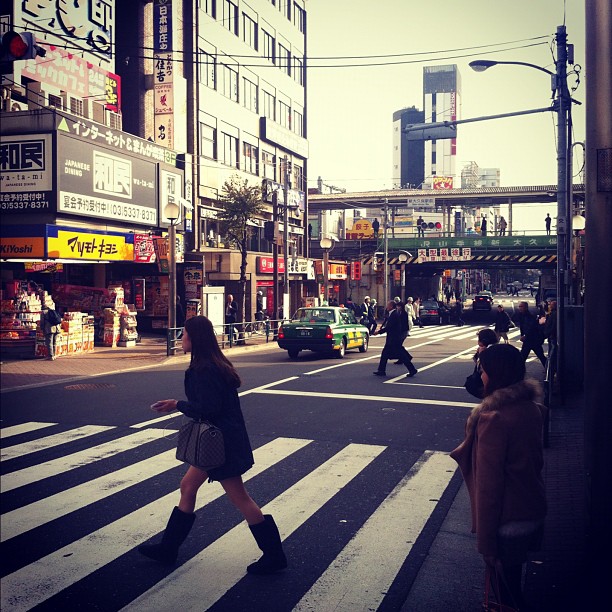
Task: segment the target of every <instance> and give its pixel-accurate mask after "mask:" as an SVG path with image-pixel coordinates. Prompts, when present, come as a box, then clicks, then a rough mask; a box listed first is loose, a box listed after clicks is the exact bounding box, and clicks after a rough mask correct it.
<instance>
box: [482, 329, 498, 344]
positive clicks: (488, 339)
mask: <svg viewBox="0 0 612 612" xmlns="http://www.w3.org/2000/svg"><path fill="white" fill-rule="evenodd" d="M478 341H479V342H482V343H483V344H484V345H485V346H491V345H492V344H497V342H498V341H499V339H498V337H497V334H496V333H495V332H494V331H493V330H492V329H491V328H489V327H485V328H484V329H481V330H480V331H479V332H478Z"/></svg>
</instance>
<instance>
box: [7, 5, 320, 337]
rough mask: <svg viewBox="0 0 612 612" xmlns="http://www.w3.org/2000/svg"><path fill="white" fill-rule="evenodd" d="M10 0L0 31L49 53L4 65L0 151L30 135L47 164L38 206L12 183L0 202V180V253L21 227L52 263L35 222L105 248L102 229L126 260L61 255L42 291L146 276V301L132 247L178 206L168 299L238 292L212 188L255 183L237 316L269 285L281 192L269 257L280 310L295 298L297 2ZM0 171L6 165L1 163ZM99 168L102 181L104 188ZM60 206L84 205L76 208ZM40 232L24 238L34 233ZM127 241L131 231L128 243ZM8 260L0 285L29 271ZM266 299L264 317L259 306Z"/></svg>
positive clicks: (306, 269) (300, 236) (302, 281)
mask: <svg viewBox="0 0 612 612" xmlns="http://www.w3.org/2000/svg"><path fill="white" fill-rule="evenodd" d="M8 4H9V11H10V12H9V14H7V15H4V16H3V17H4V23H6V24H8V26H7V27H8V29H13V30H26V29H27V30H30V31H34V32H35V34H36V37H37V40H38V44H40V45H41V46H42V47H43V48H45V49H46V50H47V55H46V57H45V58H42V57H38V58H36V59H32V60H29V61H24V62H15V63H14V69H13V74H11V75H6V78H5V79H4V80H3V87H5V91H7V92H8V95H5V96H4V99H5V106H4V108H3V120H2V127H1V130H2V140H3V146H5V145H6V146H8V147H11V146H12V147H19V146H22V145H20V144H19V143H20V142H23V141H26V140H27V141H29V140H31V139H32V135H33V134H38V135H40V134H44V137H41V140H42V141H43V142H42V145H43V146H44V145H48V146H46V148H45V155H46V156H47V157H45V162H46V167H47V169H49V170H50V169H51V168H55V167H57V169H58V170H57V174H54V173H53V171H51V170H50V171H49V172H48V173H47V174H48V176H47V174H45V175H44V176H45V177H46V178H45V181H46V182H44V184H43V182H40V181H39V182H40V184H38V183H37V184H36V185H35V187H36V189H35V191H36V192H37V193H39V195H40V194H41V193H42V194H43V195H44V194H48V197H47V199H46V200H45V201H46V208H44V209H41V208H40V207H38V208H36V209H34V208H33V204H32V205H30V204H29V205H28V206H27V207H25V206H24V204H23V198H24V197H25V196H24V191H25V192H27V197H28V198H29V197H30V195H31V194H30V192H32V190H33V189H34V187H33V188H32V189H29V190H24V189H22V188H21V187H19V186H18V185H14V186H13V188H12V189H13V192H11V193H12V195H6V194H7V193H8V192H7V190H6V189H5V188H4V187H5V186H6V185H7V183H6V182H5V181H4V178H5V177H4V176H3V192H5V195H3V200H4V199H5V198H13V200H14V201H9V200H5V201H3V208H2V222H3V223H2V225H3V226H10V227H11V228H12V229H11V230H10V231H9V230H7V231H5V230H3V255H4V254H6V253H7V250H6V249H8V250H9V251H10V252H12V253H13V252H14V253H17V252H18V251H19V248H18V247H19V245H20V244H21V243H22V242H23V238H24V236H21V237H19V236H9V234H11V233H12V234H16V233H19V232H18V230H17V228H18V227H19V226H22V227H26V226H27V227H29V226H31V225H33V224H34V225H37V229H36V232H38V233H40V234H41V236H40V238H41V240H42V243H41V244H43V246H42V247H41V248H40V249H35V250H34V251H32V253H31V254H32V257H33V258H34V259H36V260H38V261H42V260H45V261H49V262H51V261H52V260H55V261H58V263H59V260H58V259H55V257H54V255H55V251H53V252H52V249H50V248H49V245H48V243H47V238H46V235H47V234H48V233H49V230H48V227H49V226H56V227H59V226H62V227H63V226H66V227H68V228H72V229H74V228H79V231H81V232H89V233H90V234H91V235H93V234H94V233H95V232H98V233H99V235H102V234H104V235H105V236H107V240H110V236H111V232H114V233H115V234H117V235H119V237H118V238H117V239H118V240H119V239H120V240H124V241H127V242H128V243H129V244H130V245H131V246H130V247H129V248H128V249H120V250H121V252H122V253H123V255H122V257H124V259H122V260H120V261H119V260H117V261H115V260H107V259H106V258H105V257H103V256H99V257H97V258H93V257H89V258H82V257H79V256H77V253H72V255H73V257H67V256H66V253H65V252H64V251H60V254H61V255H62V257H61V259H62V260H63V262H64V267H63V269H62V271H61V272H59V273H58V274H59V276H57V277H56V278H53V279H52V280H53V282H54V283H55V282H59V281H62V283H64V284H68V283H70V284H78V285H80V286H81V285H83V286H84V285H91V286H96V287H102V286H107V285H108V284H110V283H119V282H120V283H122V284H123V285H124V286H125V287H126V289H127V288H129V287H130V286H132V285H133V280H134V279H136V278H145V280H146V283H145V287H146V288H150V291H149V292H148V295H149V296H151V295H154V294H155V295H159V292H160V289H159V288H160V285H161V287H162V293H163V287H164V284H165V283H164V280H165V279H164V273H163V272H160V270H159V269H158V268H159V263H160V262H159V260H158V262H157V263H156V264H152V263H144V264H143V263H140V261H141V260H142V259H144V260H145V261H149V262H150V259H148V260H147V259H146V258H144V256H143V257H142V258H140V259H139V258H137V257H136V255H135V252H136V251H138V252H139V253H140V254H141V255H142V254H143V253H144V252H145V251H151V252H152V251H153V247H152V244H153V240H152V237H154V236H160V237H161V236H162V235H163V234H164V233H165V230H166V228H167V227H168V221H169V220H168V219H166V218H164V206H165V204H167V203H168V201H171V200H174V201H175V202H178V203H179V204H180V209H181V210H180V217H179V219H178V223H177V229H178V240H177V257H178V259H177V261H178V263H179V270H178V271H179V273H178V286H179V293H180V294H182V295H183V296H184V297H187V298H189V297H196V296H198V295H199V290H200V287H202V286H203V285H219V286H224V287H225V290H226V292H227V293H236V292H237V291H236V289H237V286H238V285H237V283H238V279H239V266H240V255H239V253H238V252H237V251H235V250H234V249H233V248H232V245H230V244H229V242H227V241H226V240H225V238H226V237H225V236H224V234H223V228H222V225H221V223H220V222H219V221H218V219H217V217H218V212H219V199H220V196H221V194H222V189H223V184H224V183H225V181H227V180H228V179H230V177H232V176H234V175H237V176H238V177H240V178H241V179H242V180H247V181H248V184H250V185H259V186H261V187H262V192H263V194H264V200H265V204H266V210H265V213H264V214H263V215H262V218H261V219H253V220H251V221H250V224H251V225H250V227H251V229H252V231H251V235H250V244H249V250H250V254H249V258H248V269H247V277H248V283H247V287H246V291H247V310H246V312H245V317H246V319H247V320H248V319H250V318H251V316H252V307H251V303H252V304H253V305H254V303H255V300H254V296H255V293H256V292H257V291H258V290H262V291H263V292H264V293H265V294H266V297H268V298H270V297H271V295H272V293H273V289H274V288H273V286H272V285H273V280H272V279H273V276H274V275H273V273H272V272H273V271H272V269H271V265H270V262H271V260H272V257H271V252H272V248H273V247H272V243H271V242H270V241H268V240H266V238H265V236H264V222H265V221H266V220H272V215H273V205H272V202H273V194H274V193H275V192H276V191H279V190H280V191H279V193H281V194H282V196H281V197H280V199H279V200H280V204H279V206H278V211H279V215H278V221H279V222H280V230H281V232H282V231H283V229H284V228H283V223H284V219H283V215H282V213H283V211H285V210H287V211H288V212H287V218H288V237H289V240H288V241H287V243H288V244H289V246H288V248H287V250H286V254H287V257H286V260H287V261H285V260H284V257H283V253H281V254H280V257H279V263H278V266H277V268H279V269H280V270H281V272H282V269H283V266H284V265H285V264H286V265H287V268H288V269H289V280H290V281H291V282H290V283H289V285H290V287H291V307H293V306H295V305H297V304H299V300H300V298H301V297H303V295H304V294H305V292H307V291H316V283H315V282H314V266H313V265H312V262H309V261H308V260H307V259H306V255H307V239H306V229H305V227H304V226H305V223H304V218H305V215H306V213H307V211H306V206H307V203H306V194H305V188H304V185H305V179H304V177H305V176H306V171H307V167H306V165H307V159H308V142H307V140H306V116H307V110H306V109H307V105H306V69H305V68H306V67H305V55H306V10H305V1H304V0H295V1H290V2H282V3H281V2H276V1H274V0H251V1H250V2H248V3H247V2H243V1H242V0H206V1H202V0H165V1H162V0H154V1H152V2H151V1H149V2H115V1H114V0H104V1H102V2H98V3H96V4H95V10H93V9H92V10H90V9H89V8H88V6H89V5H85V4H84V3H80V4H79V5H76V4H74V5H73V4H70V6H63V7H60V8H58V7H56V6H55V4H52V3H49V4H48V5H47V4H45V6H42V5H39V4H36V5H34V3H22V2H18V1H16V0H15V1H14V2H13V3H8ZM3 6H4V4H3ZM8 77H10V78H8ZM15 111H18V112H15ZM11 113H13V114H11ZM33 117H36V119H33ZM9 141H10V142H9ZM22 148H23V146H22ZM111 153H112V154H114V155H115V158H113V157H112V154H111ZM5 159H6V158H5ZM104 160H106V165H105V166H104V168H103V167H102V166H101V165H100V164H102V165H104V164H103V162H104ZM109 160H110V161H109ZM3 164H4V161H3ZM122 164H123V165H122ZM122 167H123V168H124V169H125V171H126V172H127V171H128V170H127V168H128V167H129V171H130V172H131V173H132V174H131V175H130V180H131V184H130V188H129V189H128V188H127V187H125V190H127V191H129V192H130V193H129V196H128V194H127V192H126V193H121V189H119V188H120V187H121V185H122V183H123V182H124V181H122V180H121V177H120V173H121V171H122V170H121V168H122ZM2 170H3V174H5V173H4V171H5V170H10V169H9V168H8V167H6V166H5V165H3V168H2ZM104 172H106V173H107V174H106V176H107V178H108V181H107V182H108V183H109V185H110V184H111V183H113V185H114V186H115V187H116V188H117V190H118V191H119V192H120V193H118V194H117V193H112V189H111V187H110V186H109V185H107V186H106V187H104V188H102V187H99V186H98V185H97V183H96V180H97V179H95V178H93V177H98V178H99V177H101V176H102V175H103V173H104ZM109 172H115V175H114V182H113V177H112V176H111V175H109V174H108V173H109ZM33 180H36V177H35V178H34V179H33ZM285 182H286V185H285ZM285 192H286V193H287V194H288V198H287V206H286V207H285V206H284V204H283V202H284V193H285ZM17 197H20V198H21V200H20V202H21V204H20V205H19V207H18V206H17V205H16V199H17ZM41 197H42V196H41ZM70 198H73V199H77V200H78V201H82V203H81V204H80V205H79V206H80V208H79V209H78V210H77V208H75V206H76V204H75V205H73V204H74V202H72V201H71V200H70ZM33 201H40V198H38V200H36V199H35V200H33ZM116 203H120V204H122V205H123V206H122V207H121V206H115V204H116ZM103 208H104V209H105V210H103V211H102V212H100V211H101V210H102V209H103ZM123 210H125V211H127V212H126V213H125V214H123V213H122V212H118V211H123ZM23 231H24V230H21V233H22V234H23ZM33 231H34V230H33ZM38 233H37V234H36V236H34V235H33V236H32V237H33V238H36V239H38ZM134 236H139V237H140V236H142V241H141V239H140V238H139V239H138V246H134V241H135V238H134ZM37 244H38V242H37ZM66 248H67V247H66ZM7 259H9V258H7ZM183 259H184V261H183ZM109 261H110V262H111V265H99V264H98V262H104V263H106V264H107V263H108V262H109ZM13 263H14V264H15V265H14V266H13V269H11V270H9V271H7V272H6V274H5V270H6V266H3V276H7V277H8V276H11V277H15V278H21V277H23V276H24V274H25V275H27V274H26V273H25V272H24V270H23V264H22V262H17V261H15V258H13ZM20 263H21V264H22V265H21V268H20V267H19V265H18V264H20ZM277 271H278V270H277ZM38 278H39V280H40V277H38ZM154 278H157V280H151V281H149V279H154ZM48 279H49V277H47V279H46V280H48ZM194 279H196V282H194ZM149 282H150V283H151V285H150V287H149V286H148V284H147V283H149ZM49 284H51V283H49ZM276 289H277V290H278V287H277V288H276ZM267 301H268V307H269V308H271V303H272V300H271V299H268V300H267ZM166 307H167V300H166ZM270 314H272V313H270ZM153 318H154V319H155V318H157V319H159V320H158V321H157V326H161V325H162V324H164V320H163V317H161V316H158V317H153ZM153 322H154V323H155V321H153Z"/></svg>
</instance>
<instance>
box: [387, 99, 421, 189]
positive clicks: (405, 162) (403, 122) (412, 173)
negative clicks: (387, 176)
mask: <svg viewBox="0 0 612 612" xmlns="http://www.w3.org/2000/svg"><path fill="white" fill-rule="evenodd" d="M424 121H425V113H424V112H423V111H420V110H418V109H417V108H416V107H414V106H411V107H410V108H404V109H402V110H399V111H395V112H394V113H393V188H394V189H410V188H417V189H418V188H419V187H420V186H421V185H422V183H423V181H424V180H425V147H424V144H423V143H424V141H422V140H408V139H407V138H406V133H405V132H404V129H405V128H406V126H407V125H410V124H416V123H423V122H424Z"/></svg>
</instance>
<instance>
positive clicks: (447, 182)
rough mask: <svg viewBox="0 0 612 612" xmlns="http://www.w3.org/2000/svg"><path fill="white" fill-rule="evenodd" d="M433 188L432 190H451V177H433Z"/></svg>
mask: <svg viewBox="0 0 612 612" xmlns="http://www.w3.org/2000/svg"><path fill="white" fill-rule="evenodd" d="M433 188H434V189H452V188H453V177H452V176H434V177H433Z"/></svg>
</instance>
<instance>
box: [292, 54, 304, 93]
mask: <svg viewBox="0 0 612 612" xmlns="http://www.w3.org/2000/svg"><path fill="white" fill-rule="evenodd" d="M293 80H294V81H296V82H297V83H299V84H300V85H302V86H303V85H304V60H303V59H302V58H299V57H296V56H295V55H294V56H293Z"/></svg>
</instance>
